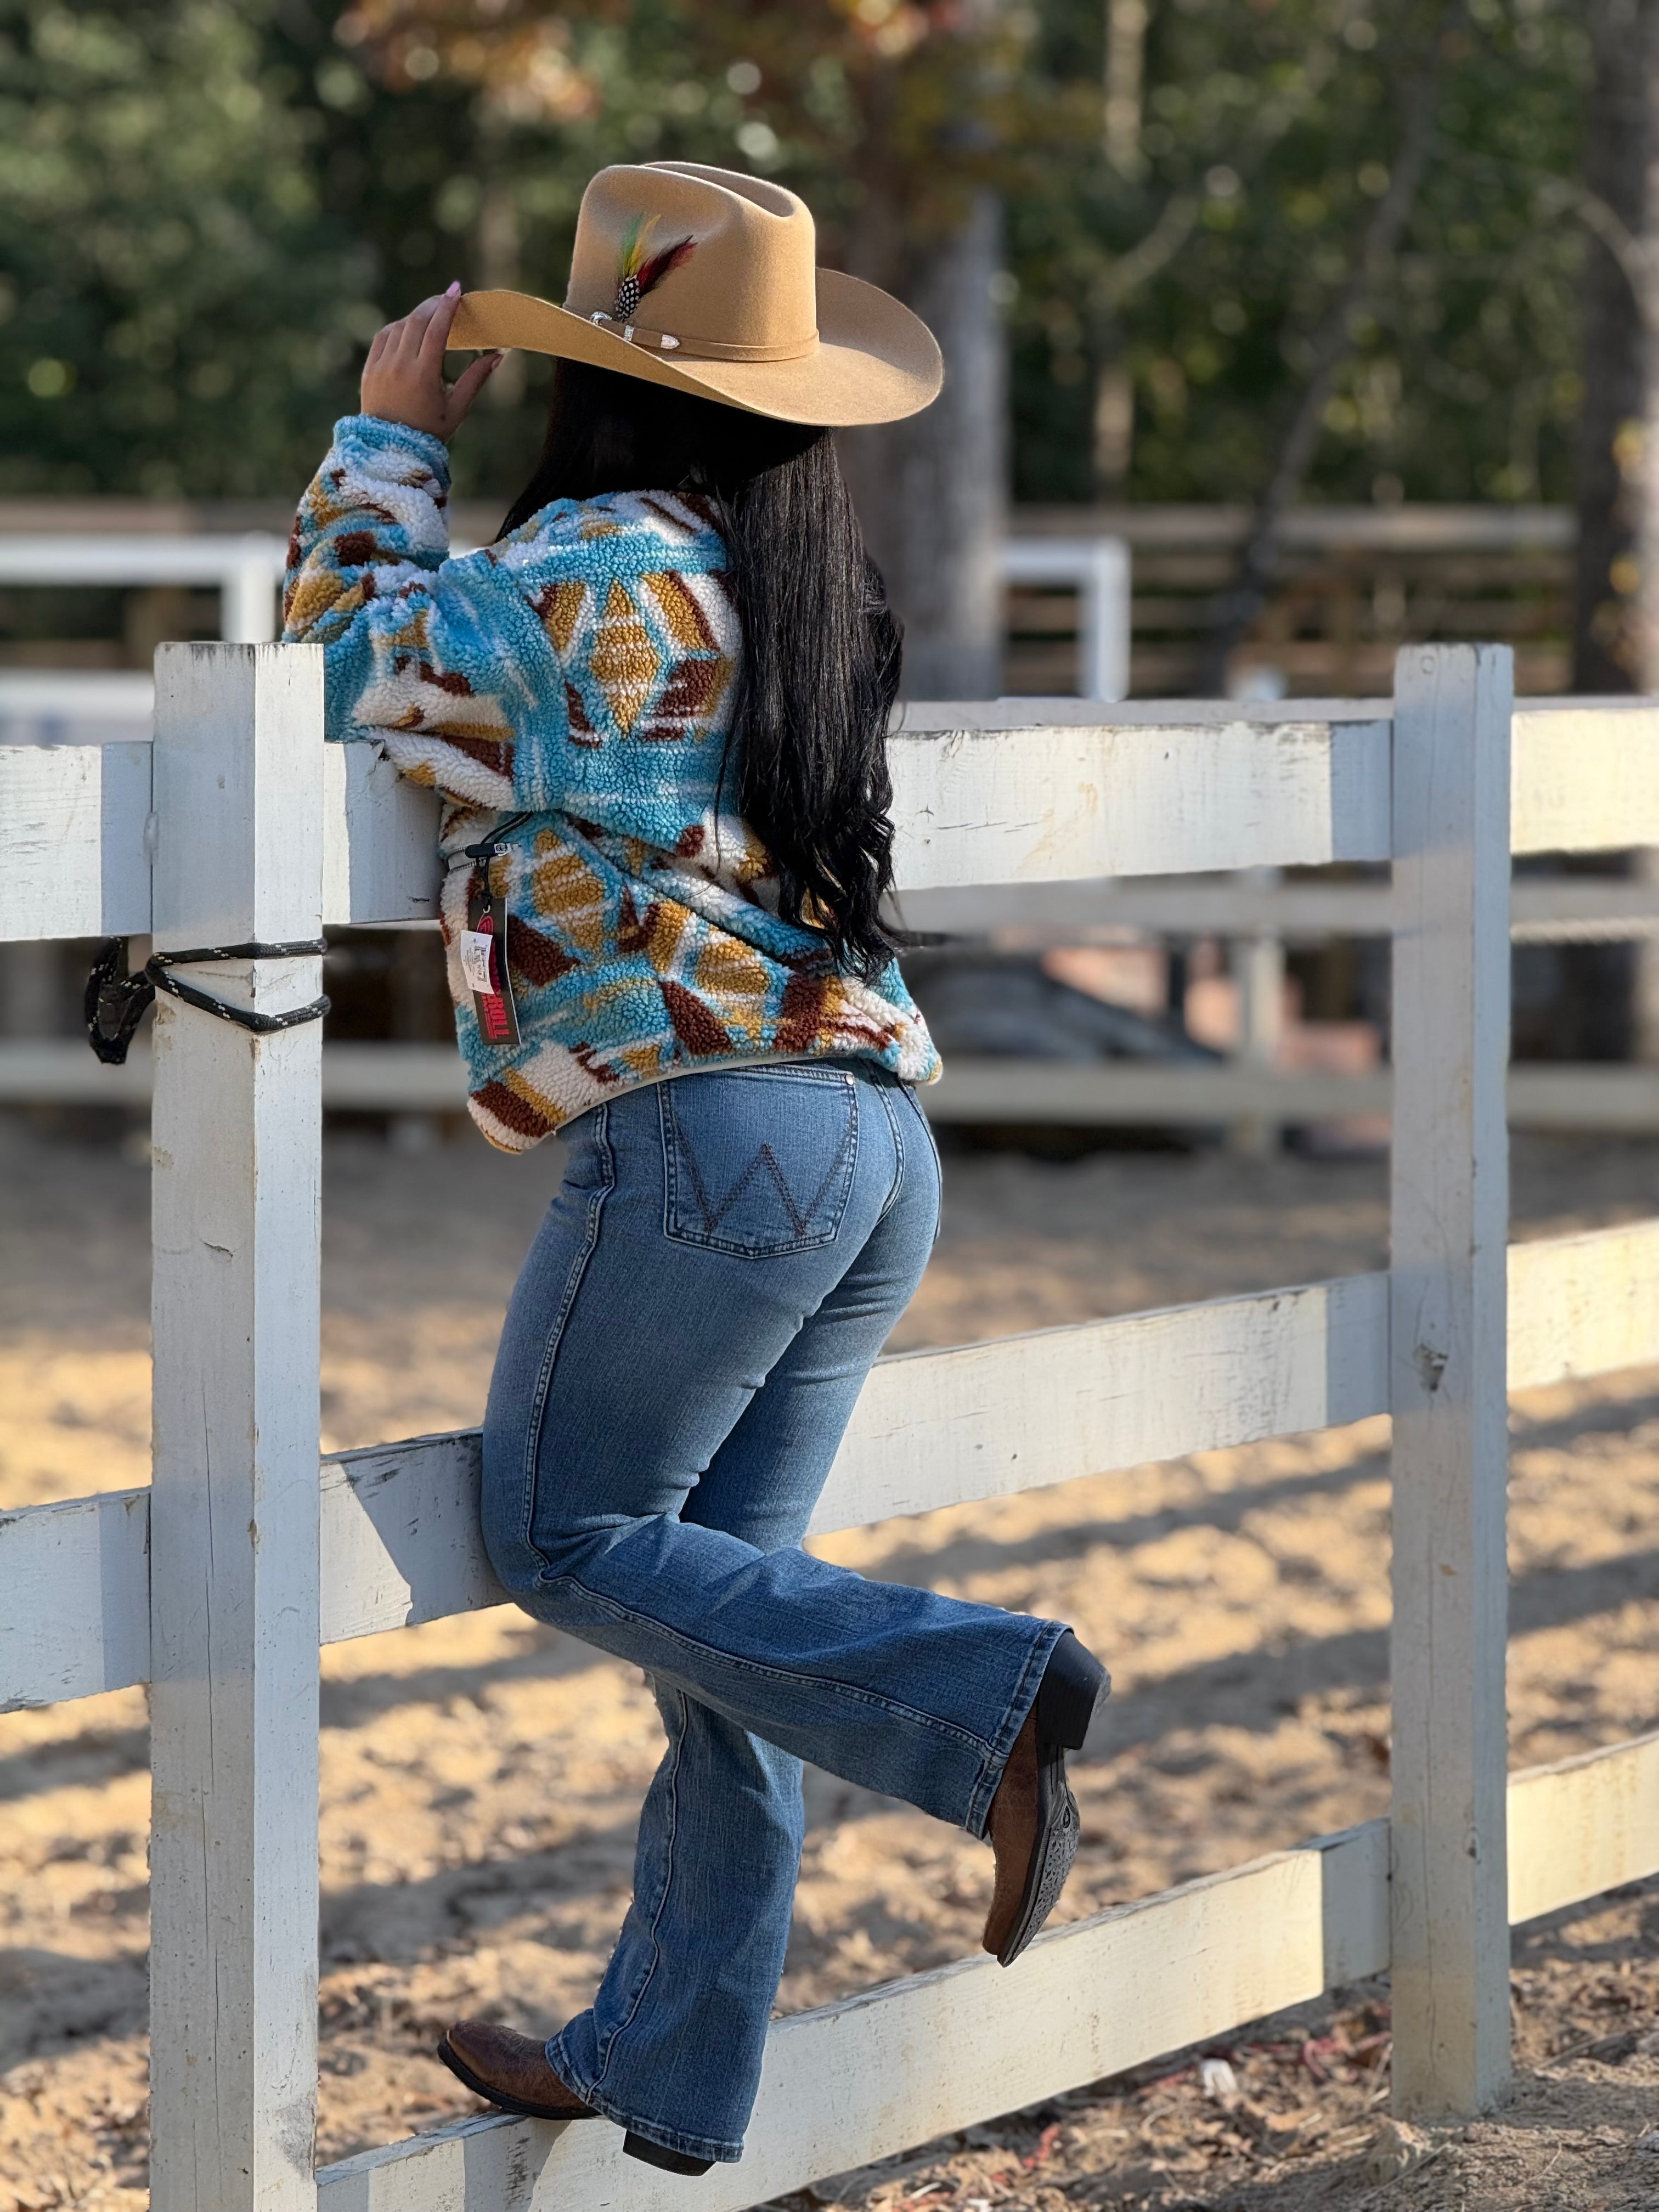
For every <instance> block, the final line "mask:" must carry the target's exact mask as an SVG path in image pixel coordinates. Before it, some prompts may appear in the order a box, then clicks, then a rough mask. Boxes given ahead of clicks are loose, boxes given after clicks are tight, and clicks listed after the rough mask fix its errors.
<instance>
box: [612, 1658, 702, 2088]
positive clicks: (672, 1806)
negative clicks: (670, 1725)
mask: <svg viewBox="0 0 1659 2212" xmlns="http://www.w3.org/2000/svg"><path fill="white" fill-rule="evenodd" d="M674 1695H675V1696H676V1698H677V1699H678V1700H679V1707H680V1722H679V1733H678V1735H677V1736H676V1737H675V1739H674V1764H673V1766H672V1768H671V1771H670V1773H669V1777H668V1845H667V1859H668V1863H667V1865H666V1867H665V1869H664V1870H663V1878H662V1888H661V1892H660V1893H659V1896H658V1899H657V1908H656V1911H654V1912H653V1914H652V1916H651V1960H650V1964H649V1965H648V1966H647V1967H646V1970H645V1972H644V1973H643V1974H642V1975H641V1978H640V1985H639V1987H638V1989H636V1990H635V1992H634V1994H633V1996H631V1997H630V1998H629V2002H628V2008H627V2011H626V2012H625V2013H624V2014H623V2017H622V2018H621V2019H620V2020H619V2021H617V2025H616V2026H615V2027H613V2028H612V2029H611V2033H610V2034H609V2035H608V2036H606V2038H605V2049H604V2051H602V2052H600V2054H599V2073H598V2075H597V2076H596V2077H595V2078H596V2081H601V2082H602V2081H604V2080H605V2075H607V2074H608V2073H609V2072H610V2071H611V2053H612V2051H615V2049H616V2047H617V2037H618V2036H619V2035H623V2034H625V2033H626V2032H627V2031H628V2029H629V2027H632V2026H633V2024H634V2021H635V2019H636V2018H637V2017H638V2015H639V2009H640V2007H641V2005H642V2004H643V2003H644V2002H645V1998H646V1992H647V1990H649V1989H650V1987H651V1984H652V1982H653V1980H654V1979H655V1978H656V1972H657V1969H658V1967H659V1966H660V1965H661V1964H662V1946H661V1944H660V1943H659V1942H658V1940H657V1930H658V1929H659V1928H660V1927H661V1925H662V1917H663V1915H664V1913H665V1912H666V1911H667V1910H668V1897H669V1892H670V1891H671V1889H672V1888H673V1886H674V1844H675V1841H676V1839H677V1838H678V1834H679V1824H680V1761H681V1759H682V1757H683V1756H684V1750H685V1728H686V1714H685V1692H684V1690H676V1691H675V1692H674ZM595 2048H596V2050H597V2048H598V2045H597V2043H596V2045H595Z"/></svg>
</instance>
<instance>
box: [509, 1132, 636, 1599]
mask: <svg viewBox="0 0 1659 2212" xmlns="http://www.w3.org/2000/svg"><path fill="white" fill-rule="evenodd" d="M610 1110H611V1109H610V1108H609V1106H608V1105H605V1106H598V1107H596V1108H594V1109H593V1112H594V1116H595V1118H594V1122H593V1141H594V1145H595V1146H596V1148H597V1149H598V1151H599V1154H600V1156H601V1158H603V1160H604V1163H605V1167H604V1180H603V1181H602V1182H601V1183H600V1185H599V1188H598V1189H597V1190H596V1191H595V1192H594V1193H593V1195H592V1198H590V1199H589V1200H588V1201H587V1230H586V1235H585V1236H584V1237H583V1238H582V1241H581V1245H580V1249H579V1250H578V1251H577V1254H576V1256H575V1258H574V1260H573V1261H571V1263H570V1273H569V1274H568V1276H567V1278H566V1279H565V1285H564V1297H562V1300H561V1301H560V1304H559V1310H558V1313H557V1315H556V1316H555V1319H554V1322H553V1326H552V1328H550V1330H549V1331H548V1334H547V1348H546V1350H545V1351H544V1352H543V1354H542V1364H541V1368H540V1370H539V1372H538V1375H537V1376H536V1392H535V1395H534V1397H533V1398H532V1401H531V1405H530V1419H529V1421H528V1422H527V1423H526V1434H525V1458H524V1528H523V1530H522V1538H523V1542H524V1547H525V1549H526V1551H527V1552H530V1553H533V1554H534V1556H535V1557H536V1558H537V1559H539V1560H540V1561H541V1563H542V1565H543V1568H544V1570H545V1569H546V1568H547V1567H549V1566H550V1565H551V1562H550V1560H549V1559H548V1556H547V1554H546V1553H545V1552H544V1551H543V1550H542V1549H541V1547H540V1546H539V1545H538V1544H537V1543H536V1542H535V1541H534V1540H533V1538H532V1534H531V1532H532V1529H533V1528H534V1527H535V1522H536V1486H537V1469H538V1466H539V1465H540V1462H541V1455H542V1426H543V1424H544V1421H545V1420H546V1418H547V1394H548V1391H549V1390H550V1388H551V1387H552V1382H553V1367H554V1363H555V1361H556V1359H557V1358H558V1353H559V1346H560V1345H561V1344H562V1342H563V1340H564V1332H565V1325H566V1323H567V1322H568V1320H569V1319H570V1309H571V1308H572V1306H574V1304H575V1303H576V1293H577V1291H579V1290H580V1288H581V1285H582V1278H583V1277H584V1276H585V1275H586V1273H587V1263H588V1261H590V1260H591V1259H592V1256H593V1253H594V1249H595V1248H596V1247H597V1245H598V1243H599V1216H600V1214H601V1213H602V1212H604V1210H605V1200H606V1199H607V1198H609V1196H610V1195H611V1192H612V1191H613V1190H614V1189H615V1188H616V1187H617V1158H616V1154H615V1153H614V1152H612V1151H611V1133H610V1122H609V1116H610Z"/></svg>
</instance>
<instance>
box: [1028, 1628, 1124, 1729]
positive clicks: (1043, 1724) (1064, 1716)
mask: <svg viewBox="0 0 1659 2212" xmlns="http://www.w3.org/2000/svg"><path fill="white" fill-rule="evenodd" d="M1110 1689H1111V1683H1110V1681H1109V1679H1108V1676H1107V1673H1106V1669H1105V1668H1103V1666H1102V1665H1101V1663H1100V1662H1099V1660H1098V1659H1097V1658H1096V1656H1095V1655H1094V1653H1093V1652H1092V1651H1090V1650H1085V1647H1084V1646H1083V1645H1082V1644H1079V1642H1078V1640H1077V1638H1076V1637H1075V1636H1073V1633H1072V1632H1071V1630H1070V1629H1069V1628H1068V1629H1067V1630H1066V1633H1065V1634H1064V1636H1062V1637H1061V1638H1060V1641H1059V1643H1058V1644H1055V1646H1054V1650H1053V1651H1052V1652H1051V1653H1050V1654H1049V1656H1048V1666H1047V1668H1045V1669H1044V1671H1043V1676H1042V1682H1041V1684H1040V1685H1039V1686H1038V1689H1037V1693H1036V1724H1037V1736H1038V1739H1039V1741H1042V1742H1043V1743H1052V1744H1059V1745H1060V1747H1061V1748H1062V1749H1063V1750H1066V1751H1078V1750H1080V1749H1081V1747H1082V1744H1083V1739H1084V1737H1085V1735H1087V1734H1088V1733H1089V1723H1090V1722H1091V1720H1092V1719H1093V1718H1094V1713H1095V1707H1096V1706H1097V1705H1098V1704H1099V1703H1100V1700H1101V1699H1102V1698H1103V1697H1104V1696H1106V1695H1107V1694H1108V1692H1109V1691H1110Z"/></svg>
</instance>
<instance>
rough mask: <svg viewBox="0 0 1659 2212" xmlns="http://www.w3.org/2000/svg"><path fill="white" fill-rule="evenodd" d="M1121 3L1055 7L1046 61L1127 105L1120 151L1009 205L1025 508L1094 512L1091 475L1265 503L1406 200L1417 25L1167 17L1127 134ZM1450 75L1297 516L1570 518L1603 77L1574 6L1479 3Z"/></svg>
mask: <svg viewBox="0 0 1659 2212" xmlns="http://www.w3.org/2000/svg"><path fill="white" fill-rule="evenodd" d="M1134 5H1135V0H1047V4H1046V5H1045V7H1044V9H1043V10H1042V36H1041V39H1040V40H1039V58H1040V60H1041V63H1042V66H1043V67H1045V68H1046V69H1048V70H1049V71H1050V72H1051V73H1053V74H1054V75H1055V76H1060V77H1064V78H1065V79H1066V80H1068V81H1072V82H1078V81H1081V80H1082V79H1083V78H1084V77H1085V76H1095V75H1097V73H1098V76H1099V77H1100V78H1101V79H1103V80H1104V81H1105V82H1107V83H1108V85H1109V88H1110V86H1111V85H1112V84H1113V83H1114V82H1115V84H1116V85H1117V86H1118V88H1119V89H1118V90H1117V91H1116V92H1115V94H1110V97H1111V98H1114V99H1115V100H1116V102H1117V105H1116V106H1115V109H1114V111H1113V112H1114V115H1115V121H1114V125H1113V134H1112V137H1111V141H1110V146H1109V147H1108V145H1107V144H1105V143H1103V145H1102V148H1101V152H1100V156H1099V158H1098V159H1097V161H1094V162H1092V163H1089V162H1085V161H1073V163H1072V164H1071V165H1070V167H1069V171H1068V173H1067V175H1066V179H1065V186H1064V189H1063V191H1059V192H1051V193H1049V194H1047V195H1036V196H1033V197H1030V198H1027V199H1025V200H1023V201H1018V202H1014V201H1011V203H1010V240H1011V252H1012V260H1011V267H1012V271H1013V273H1014V275H1015V276H1017V277H1018V281H1019V297H1018V307H1017V310H1016V315H1015V327H1014V341H1015V354H1014V399H1015V489H1016V496H1017V497H1020V498H1024V499H1028V500H1030V499H1045V500H1066V499H1077V498H1082V497H1086V496H1088V495H1090V493H1091V489H1093V484H1094V483H1099V482H1101V480H1102V479H1103V477H1104V478H1107V479H1108V480H1111V479H1115V481H1117V482H1118V483H1121V484H1122V485H1123V486H1124V488H1125V489H1127V492H1128V494H1129V495H1131V496H1133V497H1135V498H1139V499H1230V500H1241V499H1242V500H1244V501H1255V499H1256V498H1257V497H1258V496H1259V495H1260V494H1261V490H1262V488H1263V486H1264V484H1265V483H1267V481H1268V479H1269V477H1270V475H1271V473H1272V465H1271V456H1272V454H1273V450H1274V445H1273V440H1274V431H1275V426H1276V425H1282V424H1284V423H1285V422H1287V421H1288V420H1289V419H1290V417H1291V416H1292V414H1293V413H1294V410H1295V408H1296V404H1297V397H1298V395H1299V394H1300V393H1301V392H1303V391H1304V390H1305V389H1306V388H1307V387H1308V386H1310V383H1311V381H1312V380H1313V377H1314V375H1315V373H1316V366H1317V363H1318V360H1319V358H1320V351H1319V344H1318V341H1319V337H1320V334H1321V331H1322V329H1323V328H1324V327H1325V326H1326V325H1327V324H1328V319H1329V318H1330V317H1331V315H1332V313H1333V311H1334V309H1335V308H1336V307H1338V306H1339V305H1340V303H1341V302H1342V301H1343V299H1344V295H1345V294H1346V292H1347V291H1348V290H1349V289H1350V287H1351V284H1352V279H1353V276H1354V273H1355V269H1356V264H1357V262H1358V259H1359V258H1361V257H1362V256H1363V255H1364V251H1365V241H1366V237H1367V233H1368V231H1369V230H1370V228H1371V225H1372V221H1373V217H1374V216H1376V213H1377V211H1378V210H1379V207H1380V205H1381V204H1382V203H1383V202H1384V201H1385V199H1386V198H1387V196H1388V194H1389V186H1390V184H1391V181H1392V180H1393V177H1394V171H1395V165H1396V162H1397V160H1398V157H1399V155H1400V152H1401V144H1402V138H1401V107H1400V94H1401V82H1400V79H1401V56H1402V54H1404V55H1407V56H1408V55H1410V54H1411V53H1413V52H1420V51H1421V38H1422V32H1421V25H1422V22H1423V19H1424V16H1425V12H1426V11H1425V8H1424V6H1423V4H1422V0H1251V4H1250V5H1249V6H1248V7H1243V8H1241V7H1239V6H1237V5H1236V4H1231V0H1151V4H1150V6H1149V8H1148V15H1147V21H1146V27H1145V31H1144V33H1137V34H1136V35H1137V36H1138V37H1139V40H1140V44H1141V52H1140V56H1139V87H1138V99H1139V128H1138V131H1137V129H1136V118H1135V114H1134V111H1133V105H1132V104H1131V103H1130V101H1129V98H1128V94H1127V91H1126V90H1124V89H1122V88H1123V87H1124V86H1125V85H1126V84H1127V82H1130V78H1131V77H1132V76H1133V69H1132V65H1131V64H1130V63H1129V62H1128V61H1127V60H1126V59H1125V58H1123V51H1124V49H1125V48H1126V47H1127V46H1128V44H1129V33H1130V31H1131V30H1132V29H1133V24H1132V23H1126V21H1125V17H1126V15H1127V14H1133V10H1134ZM1114 40H1116V42H1117V44H1116V51H1117V52H1118V55H1119V58H1118V60H1117V62H1116V64H1114V61H1113V53H1114V44H1113V42H1114ZM1114 67H1115V70H1116V76H1115V78H1114V75H1113V71H1114ZM1126 70H1129V71H1130V77H1126V76H1125V71H1126ZM1439 74H1440V80H1441V81H1440V82H1439V85H1438V88H1437V95H1436V99H1435V101H1434V109H1433V115H1432V125H1433V128H1432V133H1431V143H1430V146H1429V149H1428V155H1427V161H1426V165H1425V172H1424V175H1423V179H1422V182H1421V185H1420V189H1419V191H1418V193H1417V195H1416V197H1415V204H1414V205H1413V208H1412V210H1411V212H1410V215H1409V218H1408V220H1407V222H1406V224H1405V226H1404V228H1403V230H1402V232H1401V238H1400V240H1399V244H1398V247H1397V250H1396V251H1395V253H1394V254H1393V256H1392V258H1391V267H1390V269H1389V272H1388V276H1387V281H1386V283H1382V284H1381V285H1379V286H1376V287H1374V288H1372V289H1373V290H1374V294H1375V296H1373V297H1371V298H1370V299H1369V300H1368V301H1366V302H1365V303H1364V305H1363V306H1358V307H1355V310H1354V312H1353V313H1352V316H1351V318H1345V319H1346V320H1347V323H1348V328H1347V344H1346V349H1344V352H1343V356H1342V358H1341V359H1340V361H1339V362H1337V364H1336V366H1335V368H1334V371H1332V372H1330V384H1331V388H1330V390H1329V391H1328V394H1327V395H1326V397H1325V398H1324V400H1323V403H1322V407H1321V409H1320V410H1319V417H1318V422H1317V426H1316V427H1317V430H1318V437H1317V441H1316V447H1315V450H1314V452H1313V454H1312V456H1311V459H1310V465H1309V470H1308V474H1307V479H1306V483H1307V495H1309V496H1312V497H1316V498H1325V499H1350V500H1353V499H1357V500H1361V501H1369V500H1370V499H1372V498H1377V499H1380V500H1383V501H1389V500H1393V499H1398V498H1401V497H1410V498H1419V499H1501V500H1528V499H1537V498H1540V497H1545V496H1547V497H1554V498H1558V499H1559V498H1563V497H1565V496H1568V495H1570V488H1571V442H1572V435H1573V429H1574V424H1575V420H1576V417H1577V406H1578V397H1579V389H1580V380H1579V363H1578V359H1577V329H1578V316H1577V281H1578V271H1579V268H1580V266H1581V263H1582V259H1583V231H1582V228H1581V226H1580V224H1579V223H1578V222H1577V219H1576V217H1575V216H1574V215H1573V214H1572V212H1571V209H1570V207H1569V206H1567V205H1566V204H1565V203H1564V201H1563V198H1562V197H1561V194H1562V188H1563V185H1564V183H1571V181H1572V180H1574V179H1576V178H1577V173H1578V164H1579V159H1580V150H1581V129H1582V124H1583V101H1584V96H1585V92H1586V88H1587V86H1588V82H1589V41H1588V39H1587V36H1586V34H1585V29H1584V24H1583V14H1582V10H1581V9H1580V8H1579V7H1578V6H1577V4H1576V0H1470V4H1469V6H1468V11H1467V21H1466V22H1465V24H1464V26H1463V27H1462V28H1461V29H1460V30H1458V31H1456V32H1455V33H1454V35H1453V36H1452V38H1451V40H1450V42H1449V48H1448V50H1447V51H1446V52H1444V54H1443V58H1442V66H1441V69H1440V72H1439ZM1102 135H1103V141H1104V140H1105V138H1106V136H1107V134H1106V131H1105V127H1104V122H1103V132H1102ZM1103 376H1104V377H1105V378H1106V383H1105V386H1104V389H1105V392H1106V400H1105V404H1104V409H1102V402H1101V394H1102V390H1103V384H1102V379H1103ZM1114 379H1115V387H1116V388H1115V389H1114ZM1126 385H1127V387H1128V391H1129V392H1130V394H1132V404H1130V403H1129V402H1128V401H1126V398H1125V396H1124V391H1123V387H1124V386H1126ZM1281 435H1282V433H1281ZM1091 480H1092V482H1091Z"/></svg>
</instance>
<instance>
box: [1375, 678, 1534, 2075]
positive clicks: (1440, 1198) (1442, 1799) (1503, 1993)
mask: <svg viewBox="0 0 1659 2212" xmlns="http://www.w3.org/2000/svg"><path fill="white" fill-rule="evenodd" d="M1512 669H1513V662H1512V657H1511V654H1510V650H1509V648H1508V647H1504V646H1436V647H1409V648H1407V650H1405V651H1403V652H1402V653H1401V654H1400V656H1399V659H1398V660H1397V662H1396V664H1395V725H1394V825H1395V837H1394V851H1395V861H1394V879H1395V890H1396V896H1397V898H1398V902H1399V916H1400V919H1399V922H1398V926H1397V934H1396V936H1395V947H1394V1041H1395V1088H1394V1142H1393V1168H1392V1186H1393V1187H1392V1207H1393V1224H1392V1229H1393V1260H1392V1269H1393V1272H1392V1275H1391V1281H1390V1296H1389V1370H1390V1398H1391V1402H1392V1410H1393V1414H1394V1630H1393V1639H1392V1666H1393V1683H1394V1757H1393V1777H1394V1785H1393V1786H1394V1795H1393V1806H1392V1812H1391V1835H1392V1850H1391V1867H1392V1906H1391V1917H1392V1921H1393V1933H1392V1956H1393V1996H1394V2039H1395V2041H1394V2099H1395V2107H1396V2109H1397V2110H1399V2111H1400V2112H1405V2113H1414V2114H1419V2115H1423V2116H1429V2115H1438V2114H1453V2113H1468V2112H1477V2111H1479V2110H1480V2109H1481V2107H1482V2106H1486V2105H1488V2104H1490V2103H1491V2102H1492V2100H1493V2099H1494V2098H1495V2097H1496V2096H1497V2095H1498V2093H1499V2091H1500V2090H1501V2089H1502V2087H1503V2086H1504V2081H1505V2079H1506V2078H1507V2075H1508V2073H1509V2066H1510V2007H1509V1958H1510V1949H1509V1914H1508V1909H1507V1906H1508V1899H1507V1881H1508V1874H1507V1862H1506V1852H1505V1835H1504V1779H1505V1767H1506V1763H1507V1730H1506V1724H1505V1715H1504V1644H1505V1635H1506V1626H1507V1620H1508V1568H1507V1561H1506V1558H1505V1550H1504V1504H1505V1484H1506V1477H1507V1462H1508V1454H1507V1425H1506V1424H1507V1406H1506V1399H1505V1261H1506V1255H1505V1243H1506V1239H1507V1236H1508V1206H1509V1193H1508V1145H1507V1133H1506V1130H1505V1127H1504V1067H1505V1062H1506V1060H1507V1057H1508V1050H1509V1006H1510V945H1509V878H1510V711H1511V705H1512V698H1511V694H1512V690H1513V674H1512Z"/></svg>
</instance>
